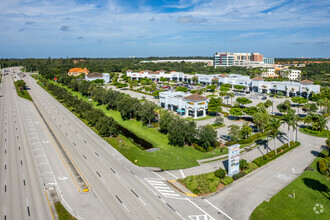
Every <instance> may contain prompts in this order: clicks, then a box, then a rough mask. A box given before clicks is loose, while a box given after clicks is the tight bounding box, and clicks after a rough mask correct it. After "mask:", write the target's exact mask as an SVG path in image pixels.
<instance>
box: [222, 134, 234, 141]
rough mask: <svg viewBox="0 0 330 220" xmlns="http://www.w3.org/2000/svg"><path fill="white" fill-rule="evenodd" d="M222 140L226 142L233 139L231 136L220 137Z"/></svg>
mask: <svg viewBox="0 0 330 220" xmlns="http://www.w3.org/2000/svg"><path fill="white" fill-rule="evenodd" d="M220 138H221V139H223V140H225V141H231V138H230V136H229V135H220Z"/></svg>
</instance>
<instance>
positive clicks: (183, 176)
mask: <svg viewBox="0 0 330 220" xmlns="http://www.w3.org/2000/svg"><path fill="white" fill-rule="evenodd" d="M180 173H181V175H182V178H186V176H185V175H184V173H183V171H182V170H180Z"/></svg>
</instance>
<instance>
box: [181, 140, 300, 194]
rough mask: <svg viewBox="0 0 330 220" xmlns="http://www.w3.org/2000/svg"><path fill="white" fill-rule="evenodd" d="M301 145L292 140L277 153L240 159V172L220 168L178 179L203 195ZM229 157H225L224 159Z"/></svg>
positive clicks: (278, 149)
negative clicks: (249, 160) (232, 172)
mask: <svg viewBox="0 0 330 220" xmlns="http://www.w3.org/2000/svg"><path fill="white" fill-rule="evenodd" d="M298 146H300V143H299V142H293V141H292V142H290V147H289V145H288V144H284V145H283V146H281V147H278V148H277V154H276V153H275V151H270V152H269V153H268V154H265V155H263V156H261V157H258V158H256V159H255V160H253V161H252V163H248V162H247V161H246V160H245V159H241V160H240V164H239V165H240V172H239V173H238V174H235V175H233V176H232V177H229V176H227V175H226V173H227V172H226V170H224V169H222V168H220V169H219V170H217V171H215V172H211V173H206V174H201V175H196V176H188V177H186V178H184V179H179V180H178V181H179V182H180V183H181V184H183V185H184V186H185V187H186V188H187V189H189V190H190V191H191V192H193V193H195V194H196V195H199V196H203V195H207V194H210V193H213V192H216V191H218V190H220V189H222V188H223V187H225V186H226V185H228V184H230V183H232V182H234V181H235V180H238V179H240V178H242V177H243V176H245V175H247V174H249V173H251V172H252V171H254V170H256V169H257V168H258V167H261V166H263V165H265V164H267V163H269V162H271V161H272V160H275V159H276V158H278V157H280V156H282V155H283V154H285V153H287V152H289V151H290V150H292V149H294V148H296V147H298ZM225 158H228V157H224V158H223V159H225Z"/></svg>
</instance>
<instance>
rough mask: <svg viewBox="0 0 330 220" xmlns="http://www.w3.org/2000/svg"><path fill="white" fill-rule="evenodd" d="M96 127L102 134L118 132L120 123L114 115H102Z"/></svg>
mask: <svg viewBox="0 0 330 220" xmlns="http://www.w3.org/2000/svg"><path fill="white" fill-rule="evenodd" d="M95 128H96V130H98V132H99V134H100V135H102V136H107V137H108V136H110V135H116V134H118V124H117V122H116V121H115V120H114V119H113V118H112V117H107V116H103V117H101V118H100V119H99V120H98V121H97V123H96V124H95Z"/></svg>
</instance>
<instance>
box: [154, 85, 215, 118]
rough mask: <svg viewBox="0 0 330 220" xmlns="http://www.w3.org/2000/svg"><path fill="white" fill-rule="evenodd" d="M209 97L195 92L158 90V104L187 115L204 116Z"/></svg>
mask: <svg viewBox="0 0 330 220" xmlns="http://www.w3.org/2000/svg"><path fill="white" fill-rule="evenodd" d="M208 102H209V98H207V97H204V96H201V95H199V94H197V93H195V94H190V93H184V92H171V91H167V92H160V93H159V106H161V107H162V108H165V109H168V110H171V111H175V112H177V113H178V114H181V115H185V116H187V117H189V116H190V117H193V118H198V117H205V116H206V110H207V105H208Z"/></svg>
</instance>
